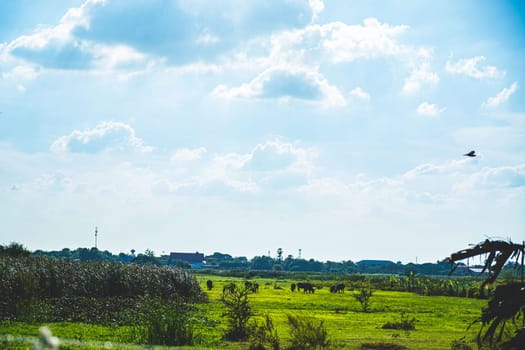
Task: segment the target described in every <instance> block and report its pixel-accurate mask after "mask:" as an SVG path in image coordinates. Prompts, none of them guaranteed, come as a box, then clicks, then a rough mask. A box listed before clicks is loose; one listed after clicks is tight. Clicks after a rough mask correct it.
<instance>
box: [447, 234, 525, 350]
mask: <svg viewBox="0 0 525 350" xmlns="http://www.w3.org/2000/svg"><path fill="white" fill-rule="evenodd" d="M481 255H485V256H487V255H488V256H487V259H486V260H485V264H484V266H483V270H482V273H483V272H485V271H487V272H488V277H487V278H486V279H485V280H484V281H483V283H482V285H481V287H482V288H483V287H485V286H486V285H487V284H492V283H494V282H495V281H496V279H497V277H498V275H499V274H500V272H501V270H502V269H503V267H504V266H505V264H506V263H507V261H509V260H510V261H512V260H513V259H516V260H515V261H516V264H515V266H516V267H517V268H520V269H521V281H520V282H511V283H508V284H501V285H498V286H497V287H496V289H495V290H494V293H493V295H492V296H491V297H490V299H489V302H488V305H487V307H485V308H483V310H482V313H481V323H482V326H481V329H480V330H479V332H478V347H479V348H481V347H482V345H483V344H485V343H488V344H489V346H490V348H492V349H497V348H500V349H505V350H519V349H524V348H525V283H524V281H523V274H524V270H523V268H524V259H525V242H524V243H523V244H515V243H512V242H510V241H509V242H506V241H491V240H488V239H487V240H485V241H484V242H481V243H479V244H476V245H475V246H474V247H472V248H468V249H464V250H460V251H459V252H456V253H453V254H451V255H450V257H448V258H447V259H445V260H446V261H448V262H450V263H452V264H453V267H452V270H451V273H452V272H453V271H454V270H455V268H456V267H457V265H454V264H455V263H457V262H458V261H461V260H464V259H469V258H473V257H475V256H481ZM520 258H521V261H520ZM520 318H521V325H518V321H519V319H520ZM509 321H510V322H512V325H514V326H515V332H512V331H509V330H508V328H509V327H506V326H507V323H509Z"/></svg>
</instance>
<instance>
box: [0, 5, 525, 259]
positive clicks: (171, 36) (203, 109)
mask: <svg viewBox="0 0 525 350" xmlns="http://www.w3.org/2000/svg"><path fill="white" fill-rule="evenodd" d="M523 62H525V5H524V4H523V2H521V1H497V2H494V1H493V2H486V1H485V2H479V1H468V0H467V1H438V2H436V1H394V0H392V1H349V0H326V1H322V0H309V1H307V0H302V1H301V0H279V1H277V0H271V1H270V0H260V1H256V0H254V1H244V0H224V1H205V0H178V1H177V0H173V1H168V0H166V1H163V0H151V1H150V0H148V1H145V0H132V1H129V0H87V1H85V0H68V1H59V0H57V1H48V0H31V1H26V0H7V1H1V2H0V112H1V113H0V213H1V226H2V227H1V230H0V243H2V244H7V243H9V242H11V241H17V242H20V243H22V244H24V245H25V246H27V247H28V248H30V249H46V250H50V249H61V248H63V247H69V248H77V247H91V246H93V245H94V235H93V233H94V229H95V226H98V227H99V248H100V249H108V250H110V251H112V252H115V253H118V252H129V250H130V249H135V250H137V252H142V251H144V250H145V249H146V248H149V249H151V250H153V251H154V252H155V253H156V254H161V253H163V252H165V253H168V252H170V251H184V252H194V251H200V252H204V253H205V254H212V253H213V252H217V251H218V252H223V253H229V254H231V255H234V256H247V257H249V258H251V257H253V256H256V255H265V254H268V251H270V252H271V254H272V256H274V255H275V251H276V249H277V248H279V247H280V248H282V249H283V251H284V254H285V256H286V255H288V254H291V255H293V256H295V257H297V255H298V251H299V249H302V257H304V258H307V259H309V258H315V259H318V260H323V261H324V260H333V261H341V260H353V261H357V260H361V259H391V260H394V261H398V260H400V261H403V262H404V263H407V262H410V261H415V260H416V257H417V259H418V261H419V262H423V261H430V262H435V261H436V260H438V259H442V258H444V257H446V256H447V255H449V254H450V253H451V252H453V251H456V250H459V249H462V248H464V247H466V246H467V245H468V244H469V243H477V242H479V241H482V240H484V239H485V238H487V237H498V238H502V239H508V238H510V239H512V240H513V241H521V240H523V239H525V230H524V228H525V215H524V214H525V92H524V91H525V69H524V68H525V67H524V63H523ZM470 150H475V151H476V153H477V154H478V156H477V157H475V158H468V157H465V156H463V154H464V153H466V152H468V151H470Z"/></svg>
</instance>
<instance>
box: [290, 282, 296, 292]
mask: <svg viewBox="0 0 525 350" xmlns="http://www.w3.org/2000/svg"><path fill="white" fill-rule="evenodd" d="M295 287H297V286H296V285H295V283H292V284H291V285H290V288H291V289H292V292H295Z"/></svg>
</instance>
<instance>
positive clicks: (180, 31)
mask: <svg viewBox="0 0 525 350" xmlns="http://www.w3.org/2000/svg"><path fill="white" fill-rule="evenodd" d="M322 9H323V4H322V2H321V1H320V0H317V1H310V2H308V1H306V0H304V1H285V2H283V1H277V0H272V1H264V2H248V3H245V4H243V5H242V6H239V4H238V2H237V1H236V0H226V1H222V2H220V3H214V2H212V3H210V2H195V1H185V0H182V1H177V2H164V1H157V0H154V1H145V2H144V1H141V2H130V1H122V0H114V1H105V0H86V1H85V3H84V4H82V5H81V6H80V7H76V8H70V9H69V10H68V11H67V12H66V13H65V15H64V16H63V17H62V18H61V19H60V21H59V23H58V24H56V25H52V26H46V27H39V28H37V29H36V30H35V32H34V33H32V34H29V35H23V36H20V37H18V38H16V39H15V40H13V41H12V42H11V43H9V44H7V45H5V47H4V49H3V51H4V52H7V53H9V54H10V55H12V56H13V57H17V58H22V59H24V60H26V61H30V62H33V63H36V64H38V65H40V66H43V67H46V68H53V69H99V68H100V66H103V68H105V69H115V68H119V69H122V67H123V69H128V68H129V64H130V63H133V64H142V65H144V66H146V65H147V64H148V63H149V60H153V61H158V60H163V59H165V60H166V61H167V62H169V63H170V64H174V65H184V64H189V63H191V62H195V61H200V60H204V61H206V60H211V59H215V58H217V57H218V56H220V55H221V54H223V53H225V52H228V51H229V50H231V49H232V48H233V47H234V46H235V45H237V43H238V42H239V40H246V39H250V38H252V37H255V36H258V35H264V34H267V33H271V32H272V31H275V30H280V29H289V28H297V27H301V26H303V25H306V24H307V23H308V22H309V18H312V17H315V16H317V14H318V13H319V12H321V11H322Z"/></svg>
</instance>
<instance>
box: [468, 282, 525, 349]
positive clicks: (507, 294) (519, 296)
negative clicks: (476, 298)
mask: <svg viewBox="0 0 525 350" xmlns="http://www.w3.org/2000/svg"><path fill="white" fill-rule="evenodd" d="M518 320H520V321H519V323H521V324H522V326H521V327H519V326H518V324H517V323H518ZM481 322H482V327H481V329H480V331H479V334H478V344H479V345H480V346H481V344H482V343H489V344H490V346H492V345H493V344H495V343H501V342H504V341H507V342H508V343H509V344H512V341H510V339H506V338H512V337H518V336H519V335H520V333H519V332H520V328H523V325H525V288H524V287H523V285H522V284H521V283H509V284H503V285H499V286H497V287H496V290H495V291H494V294H493V295H492V297H491V298H490V299H489V302H488V305H487V307H485V308H483V310H482V314H481ZM507 323H508V324H507ZM510 327H514V328H515V330H514V332H512V331H510V330H508V328H510ZM521 332H523V330H522V329H521Z"/></svg>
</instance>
